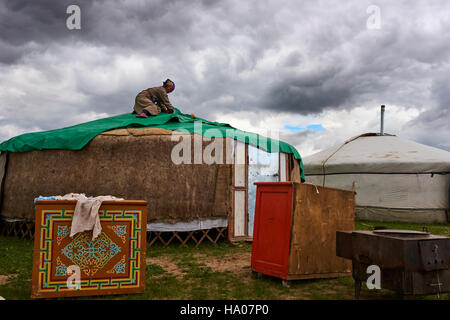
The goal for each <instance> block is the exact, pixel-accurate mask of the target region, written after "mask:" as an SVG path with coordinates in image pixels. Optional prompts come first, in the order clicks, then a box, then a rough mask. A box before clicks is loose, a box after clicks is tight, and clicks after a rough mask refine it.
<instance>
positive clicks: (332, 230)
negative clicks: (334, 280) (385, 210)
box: [251, 182, 355, 280]
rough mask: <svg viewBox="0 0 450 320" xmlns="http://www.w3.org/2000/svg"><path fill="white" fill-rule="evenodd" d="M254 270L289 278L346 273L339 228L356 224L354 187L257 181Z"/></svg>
mask: <svg viewBox="0 0 450 320" xmlns="http://www.w3.org/2000/svg"><path fill="white" fill-rule="evenodd" d="M255 184H256V186H257V191H256V206H255V222H254V230H253V247H252V261H251V266H252V270H253V271H255V272H258V273H263V274H267V275H271V276H275V277H278V278H281V279H284V280H293V279H308V278H326V277H336V276H340V275H347V274H349V273H350V272H351V264H349V263H348V261H346V260H345V259H342V258H339V257H337V256H336V231H337V230H353V228H354V203H355V200H354V193H353V192H352V191H346V190H339V189H333V188H328V187H320V186H314V185H311V184H305V183H296V182H256V183H255Z"/></svg>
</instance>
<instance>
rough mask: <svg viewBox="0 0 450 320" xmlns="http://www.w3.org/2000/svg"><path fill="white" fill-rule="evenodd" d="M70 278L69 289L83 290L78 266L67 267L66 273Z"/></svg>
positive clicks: (68, 281)
mask: <svg viewBox="0 0 450 320" xmlns="http://www.w3.org/2000/svg"><path fill="white" fill-rule="evenodd" d="M66 273H67V275H69V278H67V282H66V285H67V288H69V289H74V290H80V289H81V270H80V267H79V266H77V265H72V266H68V267H67V271H66Z"/></svg>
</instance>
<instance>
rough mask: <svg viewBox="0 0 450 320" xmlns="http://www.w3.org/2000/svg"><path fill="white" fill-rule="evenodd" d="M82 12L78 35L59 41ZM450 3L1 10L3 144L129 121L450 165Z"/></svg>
mask: <svg viewBox="0 0 450 320" xmlns="http://www.w3.org/2000/svg"><path fill="white" fill-rule="evenodd" d="M73 4H75V5H78V6H79V8H80V10H81V12H80V17H81V20H80V21H81V24H80V26H81V29H79V30H78V29H73V30H70V29H68V28H67V19H69V21H72V22H73V20H71V19H72V18H73V16H72V15H71V14H68V13H67V12H66V10H67V7H68V6H69V5H73ZM449 75H450V2H449V1H448V0H440V1H439V0H424V1H420V0H415V1H400V0H397V1H392V0H391V1H378V0H377V1H372V0H371V1H365V0H351V1H350V0H348V1H336V0H330V1H317V0H314V1H313V0H311V1H298V0H297V1H282V2H280V1H275V0H270V1H269V0H268V1H266V0H254V1H237V0H236V1H234V0H231V1H226V0H223V1H216V0H211V1H208V0H190V1H186V0H184V1H177V0H165V1H159V0H150V1H141V0H127V1H124V0H122V1H111V0H109V1H66V0H52V1H49V0H45V1H43V0H41V1H35V0H29V1H23V0H11V1H9V0H0V140H1V141H3V140H5V139H8V138H10V137H13V136H15V135H18V134H21V133H24V132H31V131H38V130H48V129H55V128H60V127H64V126H68V125H73V124H77V123H80V122H85V121H89V120H93V119H98V118H102V117H106V116H112V115H117V114H121V113H126V112H131V110H132V106H133V104H134V98H135V96H136V94H137V93H138V92H139V91H141V90H142V89H144V88H148V87H153V86H158V85H161V83H162V81H163V80H165V79H166V78H171V79H172V80H174V81H175V83H176V90H175V91H174V92H173V93H171V94H170V96H169V97H170V99H171V101H172V103H173V104H174V105H175V106H176V107H177V108H179V109H180V110H181V111H182V112H185V113H194V114H195V115H197V116H199V117H203V118H207V119H209V120H214V121H220V122H227V123H230V124H231V125H233V126H235V127H237V128H239V129H243V130H247V131H254V132H261V133H264V132H265V130H267V129H270V130H271V131H273V132H279V134H280V137H281V138H282V140H284V141H286V142H288V143H291V144H292V145H294V146H296V147H297V149H298V150H299V152H300V154H301V155H302V156H306V155H309V154H312V153H314V152H316V151H319V150H322V149H325V148H328V147H330V146H332V145H334V144H336V143H339V142H343V141H344V140H346V139H348V138H350V137H352V136H355V135H359V134H361V133H365V132H377V131H379V126H380V121H379V118H380V105H382V104H384V105H386V114H385V131H386V132H387V133H391V134H396V135H399V136H401V137H403V138H407V139H411V140H414V141H417V142H420V143H424V144H428V145H431V146H435V147H438V148H442V149H446V150H449V151H450V140H449V137H450V112H449V109H450V107H449V106H450V82H449Z"/></svg>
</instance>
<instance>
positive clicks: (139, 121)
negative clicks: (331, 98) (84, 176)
mask: <svg viewBox="0 0 450 320" xmlns="http://www.w3.org/2000/svg"><path fill="white" fill-rule="evenodd" d="M123 128H163V129H168V130H180V131H184V132H195V133H198V134H201V135H202V136H205V137H208V138H218V137H222V138H223V137H229V138H233V139H236V140H238V141H242V142H245V143H248V144H250V145H253V146H255V147H258V148H260V149H262V150H264V151H267V152H270V153H271V152H285V153H291V154H293V155H294V158H295V159H297V160H298V161H299V163H300V178H301V181H302V182H303V181H305V175H304V170H303V163H302V159H301V157H300V154H299V153H298V151H297V149H295V148H294V147H293V146H291V145H290V144H288V143H285V142H282V141H278V140H275V139H270V138H266V137H263V136H261V135H258V134H256V133H251V132H246V131H242V130H239V129H236V128H233V127H232V126H230V125H229V124H227V123H219V122H212V121H208V120H205V119H202V118H197V117H195V118H192V117H191V116H190V115H189V114H185V113H181V112H180V110H178V109H177V108H175V112H174V113H172V114H170V113H161V114H159V115H157V116H153V117H148V118H136V115H134V114H131V113H127V114H121V115H118V116H114V117H109V118H103V119H99V120H94V121H90V122H86V123H81V124H78V125H75V126H71V127H66V128H61V129H56V130H49V131H41V132H32V133H26V134H22V135H20V136H17V137H14V138H11V139H9V140H7V141H4V142H3V143H1V144H0V151H11V152H26V151H33V150H44V149H67V150H80V149H82V148H83V147H84V146H85V145H86V144H87V143H88V142H89V141H91V140H92V139H93V138H94V137H96V136H97V135H98V134H100V133H102V132H105V131H108V130H113V129H123ZM211 129H215V130H211Z"/></svg>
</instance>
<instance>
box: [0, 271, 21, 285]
mask: <svg viewBox="0 0 450 320" xmlns="http://www.w3.org/2000/svg"><path fill="white" fill-rule="evenodd" d="M15 276H17V274H7V275H1V274H0V286H1V285H4V284H5V283H6V282H7V281H8V279H9V278H13V277H15Z"/></svg>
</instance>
